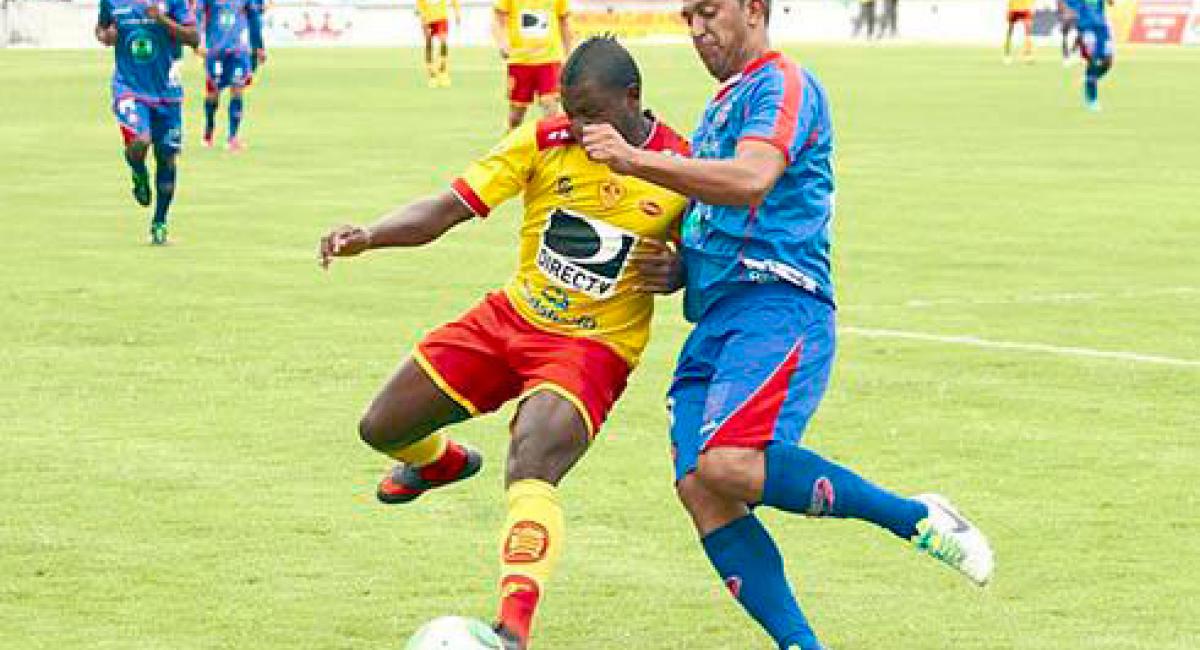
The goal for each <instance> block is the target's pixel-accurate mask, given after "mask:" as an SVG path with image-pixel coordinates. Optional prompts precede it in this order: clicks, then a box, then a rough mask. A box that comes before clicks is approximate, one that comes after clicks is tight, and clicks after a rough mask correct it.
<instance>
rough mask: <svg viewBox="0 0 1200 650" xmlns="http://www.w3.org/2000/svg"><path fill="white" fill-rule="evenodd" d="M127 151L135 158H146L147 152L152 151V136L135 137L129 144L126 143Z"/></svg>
mask: <svg viewBox="0 0 1200 650" xmlns="http://www.w3.org/2000/svg"><path fill="white" fill-rule="evenodd" d="M125 151H126V153H128V154H129V155H130V157H132V158H134V159H137V160H145V159H146V153H147V152H148V151H150V136H148V135H147V136H138V137H136V138H133V139H132V140H130V141H129V144H127V145H125Z"/></svg>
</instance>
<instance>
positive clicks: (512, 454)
mask: <svg viewBox="0 0 1200 650" xmlns="http://www.w3.org/2000/svg"><path fill="white" fill-rule="evenodd" d="M591 433H592V432H591V431H589V429H588V425H587V423H586V421H585V420H584V416H583V415H582V414H581V413H580V412H579V410H578V409H577V408H576V406H575V405H574V404H573V403H572V402H571V401H568V400H567V399H566V398H564V397H562V396H561V395H559V394H557V393H555V392H552V391H549V390H543V391H538V392H535V393H533V394H532V395H530V396H529V397H527V398H526V399H525V400H524V401H522V402H521V405H520V406H519V407H518V409H517V414H516V416H515V417H514V418H513V422H512V441H511V443H510V444H509V455H508V473H507V482H508V491H507V501H508V512H507V515H506V517H505V521H504V526H503V528H502V537H501V553H500V557H501V578H500V608H499V610H500V611H499V614H498V616H497V632H498V633H499V634H500V635H501V637H502V638H504V639H505V643H506V648H508V649H509V650H519V649H523V648H526V647H528V645H529V635H530V630H531V628H532V625H533V618H534V615H535V613H536V611H537V607H538V603H539V601H540V600H541V597H542V594H543V592H544V590H545V585H546V583H547V582H548V581H549V579H550V577H551V575H552V573H553V571H554V567H555V565H556V564H557V563H558V559H559V557H561V554H562V549H563V544H564V543H565V534H566V524H565V521H564V517H563V511H562V505H561V503H560V501H559V497H558V489H557V487H556V486H557V485H558V483H559V481H561V480H562V478H563V477H564V476H566V474H567V472H569V471H570V470H571V468H572V467H574V465H575V463H576V462H578V461H579V459H580V458H582V457H583V455H584V454H585V453H586V452H587V449H588V446H589V444H590V440H591Z"/></svg>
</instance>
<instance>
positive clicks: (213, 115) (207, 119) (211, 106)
mask: <svg viewBox="0 0 1200 650" xmlns="http://www.w3.org/2000/svg"><path fill="white" fill-rule="evenodd" d="M218 101H219V100H218V99H217V98H216V97H214V98H212V99H208V98H207V97H205V98H204V137H205V138H211V137H212V134H213V129H215V128H217V124H216V122H217V103H218Z"/></svg>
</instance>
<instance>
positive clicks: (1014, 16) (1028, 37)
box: [1004, 0, 1033, 63]
mask: <svg viewBox="0 0 1200 650" xmlns="http://www.w3.org/2000/svg"><path fill="white" fill-rule="evenodd" d="M1018 24H1020V25H1021V26H1022V28H1023V29H1024V31H1025V34H1024V37H1025V40H1024V41H1023V42H1022V45H1021V59H1022V60H1024V61H1025V62H1026V63H1032V62H1033V0H1008V31H1007V32H1006V33H1005V35H1004V62H1005V63H1012V61H1013V57H1012V44H1013V43H1012V42H1013V32H1014V31H1016V28H1017V25H1018Z"/></svg>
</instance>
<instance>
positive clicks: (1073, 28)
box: [1058, 0, 1079, 68]
mask: <svg viewBox="0 0 1200 650" xmlns="http://www.w3.org/2000/svg"><path fill="white" fill-rule="evenodd" d="M1058 28H1059V30H1060V31H1061V32H1062V58H1063V67H1064V68H1065V67H1067V66H1069V65H1071V61H1072V58H1071V57H1073V56H1074V55H1075V52H1076V51H1078V50H1079V14H1077V13H1075V10H1074V9H1072V8H1071V6H1070V5H1068V4H1067V1H1066V0H1058Z"/></svg>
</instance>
